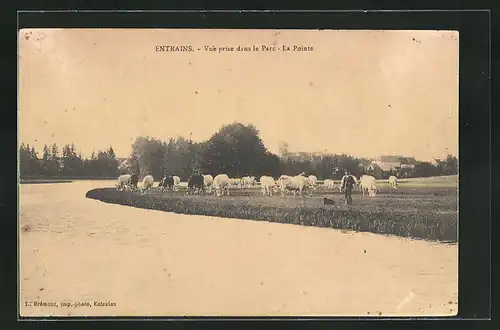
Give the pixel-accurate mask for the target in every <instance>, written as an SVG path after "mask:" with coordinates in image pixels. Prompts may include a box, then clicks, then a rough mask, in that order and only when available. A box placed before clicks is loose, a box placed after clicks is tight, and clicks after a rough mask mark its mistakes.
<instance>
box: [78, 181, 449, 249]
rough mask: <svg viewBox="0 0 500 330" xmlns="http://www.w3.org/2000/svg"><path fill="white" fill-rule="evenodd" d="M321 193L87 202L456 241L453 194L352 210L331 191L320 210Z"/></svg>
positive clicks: (388, 199)
mask: <svg viewBox="0 0 500 330" xmlns="http://www.w3.org/2000/svg"><path fill="white" fill-rule="evenodd" d="M324 193H325V191H322V190H319V191H318V192H317V193H316V194H315V195H314V196H313V197H302V198H299V197H297V198H293V197H290V196H287V197H285V198H282V197H280V196H273V197H264V196H261V194H260V191H259V190H257V189H238V190H234V191H232V194H231V196H230V197H226V196H225V197H222V198H221V197H219V198H217V197H214V196H187V195H186V194H185V193H184V192H183V191H181V192H175V193H174V192H166V193H159V192H157V191H156V192H153V193H150V194H146V195H140V194H139V193H130V192H118V191H116V189H114V188H102V189H94V190H91V191H89V192H87V194H86V197H88V198H92V199H97V200H100V201H103V202H106V203H113V204H121V205H127V206H133V207H138V208H144V209H153V210H161V211H168V212H175V213H182V214H192V215H208V216H217V217H224V218H235V219H248V220H263V221H270V222H279V223H288V224H295V225H305V226H315V227H330V228H336V229H343V230H354V231H362V232H372V233H379V234H393V235H397V236H402V237H414V238H421V239H427V240H437V241H451V242H456V241H457V237H458V236H457V221H458V216H457V211H456V210H457V199H456V194H454V193H453V189H451V190H450V189H449V188H448V189H443V188H434V189H429V188H427V189H421V190H420V189H416V188H413V187H412V188H410V189H408V191H405V190H404V189H400V190H399V191H397V192H396V191H394V192H388V193H387V194H383V193H382V194H379V195H377V197H375V198H369V197H361V196H359V195H358V196H355V199H354V204H353V206H352V207H351V208H347V207H345V206H343V205H342V196H341V195H340V194H338V193H333V194H332V192H330V194H329V197H331V198H333V199H334V200H336V202H337V203H336V205H333V206H332V205H323V200H322V196H323V194H324Z"/></svg>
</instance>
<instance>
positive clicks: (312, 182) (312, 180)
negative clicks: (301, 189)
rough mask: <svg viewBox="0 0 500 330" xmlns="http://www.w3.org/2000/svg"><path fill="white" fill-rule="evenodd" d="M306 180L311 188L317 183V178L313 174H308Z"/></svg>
mask: <svg viewBox="0 0 500 330" xmlns="http://www.w3.org/2000/svg"><path fill="white" fill-rule="evenodd" d="M307 182H309V186H310V187H311V188H312V189H313V190H316V188H317V183H318V178H317V177H316V176H315V175H309V177H308V178H307Z"/></svg>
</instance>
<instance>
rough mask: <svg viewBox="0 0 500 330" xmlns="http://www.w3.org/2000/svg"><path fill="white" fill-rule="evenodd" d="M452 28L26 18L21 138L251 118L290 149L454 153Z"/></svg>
mask: <svg viewBox="0 0 500 330" xmlns="http://www.w3.org/2000/svg"><path fill="white" fill-rule="evenodd" d="M458 39H459V37H458V32H456V31H378V30H372V31H368V30H366V31H361V30H358V31H338V30H321V31H320V30H310V31H300V30H238V31H237V30H188V29H23V30H21V31H20V33H19V51H18V54H19V65H18V72H19V76H18V83H19V92H18V100H19V112H18V129H19V141H20V142H24V143H29V144H30V145H33V146H34V147H35V148H36V149H37V151H39V152H40V153H41V150H42V148H43V145H44V144H52V143H57V144H58V145H63V144H67V143H72V142H73V143H75V146H76V148H77V150H79V151H80V152H81V153H82V154H83V155H84V156H89V155H90V154H91V153H92V151H93V150H96V151H97V150H101V149H105V148H108V147H109V146H110V145H111V146H112V147H113V149H114V150H115V153H116V154H117V156H118V157H127V156H128V155H129V154H130V151H131V144H132V142H133V141H134V140H135V138H136V137H138V136H150V137H154V138H157V139H161V140H165V141H166V140H168V139H169V138H170V137H176V136H184V137H188V136H191V137H192V139H193V140H194V141H204V140H207V139H208V138H210V136H211V135H212V134H213V133H215V132H216V131H217V130H218V129H219V128H220V127H221V126H222V125H225V124H230V123H232V122H235V121H237V122H241V123H243V124H253V125H255V126H256V127H257V129H258V130H259V131H260V136H261V138H262V140H263V142H264V144H265V145H266V147H267V148H268V149H269V150H271V151H272V152H275V153H277V152H278V148H279V145H280V143H282V142H287V143H288V144H289V149H290V150H291V151H328V152H330V153H339V154H340V153H347V154H351V155H354V156H357V157H377V156H380V155H404V156H412V157H415V158H417V159H419V160H430V159H432V158H442V157H444V155H446V154H447V153H450V154H453V155H455V156H458ZM160 45H165V46H167V45H172V46H176V45H191V46H192V47H193V49H194V51H193V52H159V51H156V47H157V46H160ZM262 45H268V46H272V45H275V46H276V47H279V48H280V49H282V47H283V45H285V46H290V48H291V49H293V45H297V46H304V47H312V48H313V50H312V51H292V50H291V51H276V52H271V51H265V52H264V51H262V48H261V47H262ZM204 46H215V47H216V49H217V50H216V51H215V52H211V51H205V49H204ZM224 46H228V47H231V46H232V47H235V48H236V47H237V46H249V47H253V46H255V47H257V48H259V51H251V52H248V51H247V52H242V51H232V52H219V47H224ZM198 49H199V50H198Z"/></svg>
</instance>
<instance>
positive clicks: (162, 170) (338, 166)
mask: <svg viewBox="0 0 500 330" xmlns="http://www.w3.org/2000/svg"><path fill="white" fill-rule="evenodd" d="M370 162H371V161H370V160H369V159H363V158H356V157H353V156H350V155H346V154H342V155H334V156H325V157H323V158H322V159H316V160H293V159H287V158H283V157H279V156H278V155H275V154H273V153H271V152H270V151H269V150H267V149H266V147H265V146H264V143H263V141H262V139H261V138H260V136H259V131H258V130H257V129H256V128H255V127H254V126H253V125H243V124H240V123H233V124H230V125H224V126H222V127H221V128H220V129H219V131H218V132H216V133H215V134H213V135H212V136H211V137H210V138H209V139H208V140H207V141H203V142H193V141H192V140H190V139H185V138H182V137H178V138H171V139H169V141H161V140H157V139H154V138H151V137H138V138H137V139H136V140H135V142H134V143H133V145H132V154H131V157H130V158H129V166H126V167H124V168H122V169H121V173H125V172H130V173H132V172H137V173H139V174H140V176H141V177H143V176H144V175H147V174H151V175H153V177H154V178H160V177H163V176H164V175H166V174H167V175H178V176H179V177H181V179H182V180H187V178H188V177H189V176H190V175H191V174H193V173H210V174H212V175H216V174H218V173H226V174H227V175H229V176H230V177H242V176H245V175H254V176H256V177H260V176H261V175H270V176H273V177H278V176H280V175H281V174H289V175H296V174H299V173H301V172H305V173H306V174H307V175H309V174H313V175H316V176H317V177H318V178H320V179H325V178H334V179H340V178H341V177H342V175H343V174H344V170H348V171H349V172H351V173H352V174H353V175H356V176H358V177H359V176H360V175H362V174H370V175H374V176H375V177H376V178H378V179H381V178H387V177H388V176H389V175H391V174H396V175H397V176H398V177H402V176H404V177H428V176H439V175H451V174H457V173H458V159H457V158H456V157H453V156H451V155H449V156H448V158H447V159H446V160H443V161H438V162H437V165H434V164H431V163H428V162H417V164H416V165H415V167H414V168H413V169H411V170H408V169H404V170H399V171H397V172H392V173H390V172H384V171H381V170H380V169H379V170H378V171H377V170H375V171H371V172H370V171H366V170H365V168H366V166H367V165H368V164H370ZM401 171H405V173H402V172H401ZM400 172H401V173H400Z"/></svg>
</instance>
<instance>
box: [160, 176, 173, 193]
mask: <svg viewBox="0 0 500 330" xmlns="http://www.w3.org/2000/svg"><path fill="white" fill-rule="evenodd" d="M158 187H159V188H160V189H161V191H162V192H163V191H165V189H172V191H173V190H174V177H172V176H165V177H164V178H163V179H161V181H160V183H159V184H158Z"/></svg>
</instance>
